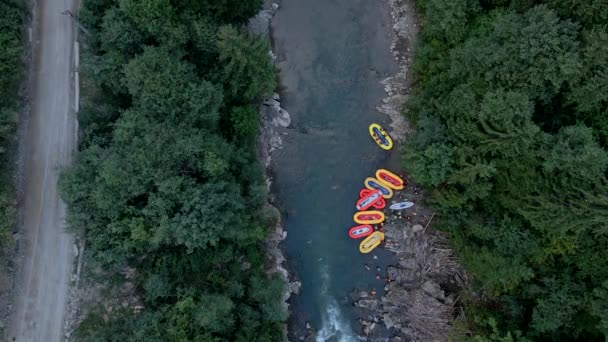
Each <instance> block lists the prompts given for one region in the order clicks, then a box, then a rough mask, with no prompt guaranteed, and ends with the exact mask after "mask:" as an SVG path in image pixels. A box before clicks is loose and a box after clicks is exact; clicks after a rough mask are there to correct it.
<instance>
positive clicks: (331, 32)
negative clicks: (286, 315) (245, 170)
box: [272, 0, 397, 341]
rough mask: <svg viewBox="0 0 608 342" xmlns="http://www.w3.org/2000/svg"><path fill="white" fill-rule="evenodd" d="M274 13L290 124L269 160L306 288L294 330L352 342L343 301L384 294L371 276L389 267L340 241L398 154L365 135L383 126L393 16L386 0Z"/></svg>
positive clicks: (287, 245)
mask: <svg viewBox="0 0 608 342" xmlns="http://www.w3.org/2000/svg"><path fill="white" fill-rule="evenodd" d="M280 6H281V7H280V10H279V11H278V13H277V14H276V15H275V17H274V18H273V23H272V27H273V39H274V48H275V52H276V53H277V55H278V58H279V68H280V70H281V72H280V76H281V84H282V96H281V98H282V104H283V107H284V108H285V109H286V110H287V111H288V112H289V113H290V114H291V118H292V124H291V126H290V130H289V132H288V135H286V136H284V137H283V142H284V146H283V149H282V150H280V151H278V152H276V153H275V154H274V155H273V172H274V189H273V191H274V193H275V194H276V198H277V202H278V205H279V207H280V209H281V211H282V213H283V219H284V221H283V223H284V228H285V229H286V230H287V233H288V236H287V239H286V240H285V242H284V246H283V247H284V249H285V252H286V255H287V258H288V260H289V264H290V267H291V269H292V271H293V272H294V274H295V276H296V277H297V278H298V279H300V280H301V281H302V284H303V286H302V290H301V292H300V295H299V296H297V297H295V299H294V300H293V301H292V310H293V313H294V314H293V317H294V318H293V320H295V322H292V323H294V324H295V325H298V326H303V325H304V324H305V322H309V323H310V324H311V325H312V326H313V327H314V328H315V329H317V330H318V335H317V336H318V337H317V341H325V340H337V341H352V340H355V339H356V335H357V332H358V330H359V327H358V324H357V319H356V317H355V314H354V311H353V307H352V304H351V301H350V300H349V297H348V295H349V293H350V292H351V291H352V290H353V289H354V288H359V289H368V290H370V289H372V288H375V289H377V291H378V294H381V293H382V289H383V287H384V282H383V280H376V277H375V276H376V273H377V272H376V270H375V269H376V267H377V266H378V267H381V269H382V273H383V272H384V268H385V267H386V266H387V265H388V263H389V262H390V260H391V257H390V255H388V252H386V251H384V250H383V249H381V248H379V249H377V250H376V251H374V252H373V254H368V255H362V254H360V253H359V251H358V242H355V241H353V240H351V239H349V237H348V235H347V232H348V228H349V227H351V226H352V225H354V222H353V221H352V215H353V213H354V212H355V201H356V200H357V197H358V192H359V190H360V189H361V188H362V187H363V180H364V179H365V177H367V176H372V175H373V173H374V171H375V170H376V169H377V168H378V167H380V166H383V167H385V166H388V164H392V162H391V161H392V160H395V154H396V153H397V152H396V151H392V152H385V151H383V150H381V149H380V148H379V147H378V146H376V145H375V144H374V142H373V141H372V140H371V138H370V136H369V134H368V131H367V129H368V125H369V124H370V123H371V122H379V123H381V124H384V125H385V126H388V123H389V118H388V117H387V116H385V115H382V114H380V113H378V112H377V111H376V110H375V107H376V106H377V105H378V104H380V103H381V100H382V98H383V97H384V96H385V93H384V91H383V87H382V85H381V84H380V83H379V82H380V81H381V80H383V79H384V78H386V77H387V76H390V75H393V74H395V73H396V72H397V65H396V63H395V61H394V60H393V57H392V55H391V53H390V33H391V25H390V16H389V13H388V8H387V4H386V2H385V1H384V0H283V1H282V2H281V3H280ZM373 255H376V256H377V257H378V258H377V259H374V257H373ZM366 264H367V265H369V266H370V268H371V270H367V269H366V268H365V267H364V265H366Z"/></svg>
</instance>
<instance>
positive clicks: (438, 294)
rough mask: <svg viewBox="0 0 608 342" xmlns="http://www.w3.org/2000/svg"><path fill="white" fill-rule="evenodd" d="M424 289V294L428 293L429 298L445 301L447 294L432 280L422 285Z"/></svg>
mask: <svg viewBox="0 0 608 342" xmlns="http://www.w3.org/2000/svg"><path fill="white" fill-rule="evenodd" d="M422 289H423V290H424V292H426V293H428V294H429V296H431V297H433V298H435V299H439V300H441V301H444V300H445V293H444V292H443V290H442V289H441V287H440V286H439V284H437V283H436V282H434V281H432V280H430V279H429V280H427V281H425V282H424V283H423V284H422Z"/></svg>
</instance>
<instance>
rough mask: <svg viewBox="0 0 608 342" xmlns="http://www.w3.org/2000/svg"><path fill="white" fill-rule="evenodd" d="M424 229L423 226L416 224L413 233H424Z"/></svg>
mask: <svg viewBox="0 0 608 342" xmlns="http://www.w3.org/2000/svg"><path fill="white" fill-rule="evenodd" d="M423 229H424V227H423V226H422V225H421V224H415V225H414V226H413V227H412V232H413V233H418V232H419V231H422V230H423Z"/></svg>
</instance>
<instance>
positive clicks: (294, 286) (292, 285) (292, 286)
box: [289, 280, 302, 295]
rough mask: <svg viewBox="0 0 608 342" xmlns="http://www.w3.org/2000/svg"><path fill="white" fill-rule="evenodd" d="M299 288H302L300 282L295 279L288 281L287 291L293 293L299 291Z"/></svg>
mask: <svg viewBox="0 0 608 342" xmlns="http://www.w3.org/2000/svg"><path fill="white" fill-rule="evenodd" d="M301 288H302V283H301V282H299V281H297V280H296V281H292V282H291V283H289V291H290V292H291V293H293V294H295V295H297V294H299V293H300V289H301Z"/></svg>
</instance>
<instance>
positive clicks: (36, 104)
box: [8, 0, 76, 342]
mask: <svg viewBox="0 0 608 342" xmlns="http://www.w3.org/2000/svg"><path fill="white" fill-rule="evenodd" d="M72 5H73V2H72V0H40V1H38V5H37V9H36V13H37V14H36V15H35V16H34V18H35V20H37V22H36V23H35V25H34V27H35V34H34V37H35V38H37V39H38V41H39V43H38V44H36V47H35V48H34V55H33V63H34V69H33V73H34V74H33V77H32V79H33V81H34V84H33V85H32V91H33V94H32V95H33V96H32V100H33V103H32V106H31V108H32V110H31V113H30V118H29V123H28V127H27V129H26V133H25V136H24V137H22V139H25V146H24V149H22V150H23V151H24V153H25V155H24V156H23V172H24V174H23V177H24V178H23V188H22V189H21V191H23V196H22V202H21V203H20V208H19V209H20V211H21V212H20V214H21V217H22V220H21V224H22V227H21V233H22V239H21V241H20V250H21V252H22V255H23V258H22V259H21V260H20V264H19V271H18V275H17V280H16V285H15V298H14V300H13V311H12V319H11V324H10V326H9V330H8V337H9V341H12V340H14V341H42V342H54V341H61V340H62V339H63V318H64V314H65V301H66V295H67V292H68V286H69V282H70V271H71V268H72V259H73V252H72V243H73V242H72V241H73V239H72V237H71V236H70V235H68V234H66V233H64V215H65V205H64V203H63V202H62V201H61V200H60V198H59V194H58V191H57V177H58V174H59V172H60V170H61V169H62V168H63V167H64V166H65V165H67V164H68V163H69V162H70V160H71V156H72V152H73V148H74V145H75V143H76V139H75V118H74V117H75V114H74V110H73V103H74V100H73V93H74V91H73V89H74V87H73V82H74V81H73V76H72V75H71V72H72V66H73V65H74V53H73V49H74V30H73V26H74V23H73V21H72V20H71V19H70V17H69V16H66V15H62V14H61V12H63V11H65V10H66V9H68V7H66V6H72ZM69 9H70V10H72V8H69Z"/></svg>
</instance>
